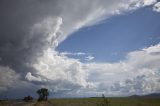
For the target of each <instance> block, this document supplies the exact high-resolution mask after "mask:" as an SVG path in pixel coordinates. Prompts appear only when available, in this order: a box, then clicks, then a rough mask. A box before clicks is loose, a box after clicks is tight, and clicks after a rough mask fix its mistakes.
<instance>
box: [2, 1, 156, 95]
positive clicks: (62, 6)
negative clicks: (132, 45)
mask: <svg viewBox="0 0 160 106" xmlns="http://www.w3.org/2000/svg"><path fill="white" fill-rule="evenodd" d="M154 3H156V0H92V1H91V0H65V1H60V0H47V1H43V0H35V1H33V0H27V1H20V0H16V1H9V0H1V1H0V17H1V19H0V23H1V24H0V29H1V30H0V67H2V68H0V75H2V73H3V75H4V76H6V77H7V76H9V78H10V80H12V79H13V81H15V82H20V83H21V84H20V85H19V88H23V89H21V90H22V91H23V90H24V91H25V90H26V89H25V88H26V87H22V86H23V85H24V84H23V83H25V84H26V86H28V87H30V86H32V87H33V86H34V87H33V88H36V87H40V86H47V87H48V88H49V89H50V90H51V91H52V90H53V91H56V92H58V90H60V91H66V92H65V93H66V94H67V93H68V94H71V92H81V91H86V92H87V91H88V90H87V89H94V90H95V89H97V90H96V91H97V92H101V91H102V90H100V88H99V85H101V84H102V83H101V84H100V82H101V80H102V79H101V77H102V78H103V76H104V75H114V74H115V73H116V75H118V74H117V73H120V72H121V71H120V72H115V73H114V71H113V72H109V73H108V72H107V73H106V74H104V75H102V76H101V74H100V73H101V72H98V71H97V70H98V69H101V68H100V67H106V68H111V70H113V69H115V70H117V71H118V68H119V66H121V65H122V66H123V67H127V65H129V64H128V63H127V62H122V63H123V64H122V63H115V64H103V63H101V64H100V63H89V64H84V63H82V62H80V61H78V60H76V59H72V58H68V57H67V56H62V55H60V54H61V53H59V52H57V51H55V48H56V47H57V46H58V44H59V43H61V42H62V41H63V40H64V39H66V38H67V37H68V36H69V35H70V34H71V33H73V32H75V31H77V30H78V29H80V28H82V27H86V26H91V25H94V24H98V23H100V22H102V21H103V20H104V19H106V18H109V17H111V16H113V15H117V14H121V13H124V12H128V11H133V10H135V9H138V8H140V7H144V6H148V5H152V4H154ZM138 53H139V52H138ZM140 53H141V52H140ZM142 53H143V52H142ZM144 53H145V52H144ZM157 54H158V53H157ZM157 54H156V55H157ZM129 55H132V54H129ZM152 55H153V54H152ZM149 56H150V55H149ZM154 56H155V54H154V55H153V57H154ZM131 57H132V56H131ZM129 59H130V58H129ZM127 60H128V59H127ZM128 61H129V60H128ZM141 61H142V60H141ZM150 61H151V60H150ZM150 61H149V63H150ZM137 62H139V60H137ZM126 63H127V65H124V64H126ZM142 63H143V62H142ZM149 63H146V64H149ZM130 64H131V63H130ZM132 64H136V63H132ZM137 64H138V63H137ZM103 65H104V66H103ZM112 66H113V67H114V68H113V67H112ZM130 66H132V65H130ZM7 67H8V68H7ZM116 67H117V69H116ZM155 67H157V66H156V65H155ZM112 68H113V69H112ZM128 68H129V69H126V70H132V69H131V67H128ZM124 69H125V68H124ZM4 70H7V71H5V72H6V73H5V74H4ZM91 70H92V71H91ZM101 71H102V72H103V71H106V70H105V68H104V69H101ZM95 73H97V75H100V76H99V77H97V79H94V77H93V76H94V74H95ZM122 73H123V71H122ZM91 75H93V76H91ZM11 76H12V77H11ZM0 78H1V82H0V84H1V85H0V87H1V88H0V90H1V91H4V90H10V89H7V88H8V87H11V86H12V85H13V86H14V82H12V81H11V82H10V80H6V79H4V78H2V77H0ZM123 78H126V77H125V76H123ZM14 79H15V80H14ZM105 80H106V79H105V78H104V80H103V81H105ZM98 81H100V82H98ZM103 81H102V82H103ZM115 81H116V79H115ZM113 82H114V81H113ZM5 83H8V85H5ZM104 85H105V84H104ZM16 87H18V86H16ZM16 87H15V89H16ZM19 88H17V89H19ZM96 91H95V92H96ZM92 93H93V92H92ZM22 95H23V93H22Z"/></svg>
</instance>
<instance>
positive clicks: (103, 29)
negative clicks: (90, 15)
mask: <svg viewBox="0 0 160 106" xmlns="http://www.w3.org/2000/svg"><path fill="white" fill-rule="evenodd" d="M159 20H160V14H159V13H157V12H154V11H153V10H152V7H151V6H148V7H144V8H141V9H138V10H136V11H133V12H128V13H124V14H121V15H116V16H112V17H110V18H109V19H106V20H104V21H103V22H101V23H100V24H98V25H95V26H90V27H85V28H82V29H80V30H79V31H77V32H75V33H73V34H72V35H71V36H69V37H68V38H67V39H66V40H64V41H63V42H62V43H61V44H60V45H59V46H58V47H57V50H58V51H60V52H64V51H66V52H72V53H74V52H85V53H89V54H91V55H93V56H94V57H95V60H94V61H97V62H117V61H120V60H123V59H124V58H125V56H126V54H127V53H128V52H131V51H135V50H140V49H142V48H144V47H149V46H151V45H155V44H158V43H159V42H160V31H159V30H160V21H159ZM70 57H73V56H70ZM73 58H75V57H73ZM76 58H82V57H76Z"/></svg>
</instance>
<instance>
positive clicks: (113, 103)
mask: <svg viewBox="0 0 160 106" xmlns="http://www.w3.org/2000/svg"><path fill="white" fill-rule="evenodd" d="M108 101H109V105H99V104H101V103H102V102H103V98H68V99H67V98H66V99H49V100H48V101H42V102H37V101H33V102H18V101H17V102H16V101H1V102H0V106H160V98H157V97H113V98H108Z"/></svg>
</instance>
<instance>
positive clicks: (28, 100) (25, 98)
mask: <svg viewBox="0 0 160 106" xmlns="http://www.w3.org/2000/svg"><path fill="white" fill-rule="evenodd" d="M23 100H24V101H26V102H30V101H33V98H32V97H31V96H27V97H24V98H23Z"/></svg>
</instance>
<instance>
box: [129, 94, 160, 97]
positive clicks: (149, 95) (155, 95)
mask: <svg viewBox="0 0 160 106" xmlns="http://www.w3.org/2000/svg"><path fill="white" fill-rule="evenodd" d="M129 97H156V98H160V93H151V94H147V95H132V96H129Z"/></svg>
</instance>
